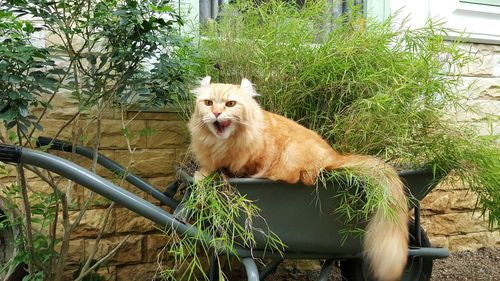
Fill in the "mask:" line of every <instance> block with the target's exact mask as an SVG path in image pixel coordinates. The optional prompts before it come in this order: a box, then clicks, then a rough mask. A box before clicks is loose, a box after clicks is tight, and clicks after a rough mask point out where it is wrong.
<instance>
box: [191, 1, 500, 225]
mask: <svg viewBox="0 0 500 281" xmlns="http://www.w3.org/2000/svg"><path fill="white" fill-rule="evenodd" d="M327 5H328V4H327V1H307V2H306V4H305V5H304V6H303V7H301V8H298V7H297V6H296V5H293V4H287V3H285V2H284V1H275V0H270V1H265V3H261V4H260V5H254V4H252V1H239V2H238V3H236V4H232V5H228V6H226V7H225V9H224V11H223V12H222V14H221V16H220V19H219V20H218V21H216V22H215V21H214V22H210V23H209V24H208V25H207V27H206V29H205V34H204V35H205V36H206V37H205V39H204V40H201V41H200V58H201V59H200V69H199V73H200V76H202V75H211V76H212V80H213V81H220V82H223V83H239V81H240V80H241V78H243V77H245V78H248V79H250V80H251V81H252V82H253V83H254V84H255V86H256V89H257V91H258V92H259V93H260V94H261V96H260V97H259V102H260V104H261V105H262V107H263V108H265V109H267V110H269V111H272V112H275V113H278V114H281V115H284V116H287V117H289V118H291V119H293V120H296V121H298V122H299V123H301V124H302V125H304V126H306V127H308V128H310V129H313V130H315V131H317V132H318V133H320V134H321V135H322V136H323V137H324V138H325V139H327V140H328V141H329V142H330V143H331V145H332V146H333V147H334V148H335V149H337V150H338V151H340V152H343V153H358V154H369V155H376V156H378V157H380V158H382V159H384V160H386V161H388V162H391V163H392V164H395V165H396V166H398V167H404V168H422V167H426V168H429V169H433V170H434V171H435V172H437V173H439V174H448V173H451V172H452V173H453V174H454V175H456V176H457V177H458V178H459V179H460V181H461V182H462V183H463V184H465V185H466V186H468V187H469V188H470V189H471V190H473V191H474V192H475V193H476V194H477V195H478V197H479V199H478V200H479V204H480V205H481V207H482V212H483V214H485V215H486V216H487V218H488V220H489V222H490V225H491V226H494V225H495V224H496V223H497V222H498V221H499V219H500V214H499V208H498V206H500V194H499V193H500V191H499V189H500V177H499V173H500V157H499V150H498V144H497V142H496V141H495V137H491V136H490V137H480V136H478V135H477V133H476V132H475V131H474V130H473V129H472V128H470V127H467V126H466V125H464V124H463V123H458V122H456V121H455V120H454V119H453V113H454V112H455V111H456V110H458V109H460V110H470V109H468V108H466V106H464V105H463V101H464V99H465V98H466V96H465V93H467V89H463V87H464V85H463V82H462V79H461V75H460V74H461V70H462V68H463V67H464V66H466V65H467V63H470V62H471V61H472V60H473V58H472V57H471V56H470V55H469V53H468V52H467V50H465V49H464V48H463V45H461V42H460V41H459V40H456V41H447V40H445V35H446V34H447V32H448V31H449V30H447V29H446V28H445V27H444V26H443V23H441V22H434V21H431V20H429V21H428V23H427V24H426V25H425V26H424V27H421V28H418V29H410V28H407V27H405V25H404V23H403V24H402V25H400V26H395V24H394V21H393V18H389V19H387V20H384V21H377V20H375V19H370V18H364V17H362V16H361V15H360V14H359V13H357V12H356V11H354V12H352V13H349V14H347V15H344V16H342V17H340V18H333V17H332V16H330V15H328V14H326V13H325V11H326V10H327ZM354 10H356V9H354ZM496 119H497V120H498V117H496ZM379 203H380V202H379Z"/></svg>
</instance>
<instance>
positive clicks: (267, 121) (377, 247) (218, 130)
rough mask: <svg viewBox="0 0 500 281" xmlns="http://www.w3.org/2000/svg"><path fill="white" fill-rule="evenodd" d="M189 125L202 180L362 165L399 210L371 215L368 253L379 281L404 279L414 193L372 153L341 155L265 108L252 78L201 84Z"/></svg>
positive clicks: (313, 174) (285, 177)
mask: <svg viewBox="0 0 500 281" xmlns="http://www.w3.org/2000/svg"><path fill="white" fill-rule="evenodd" d="M193 92H194V94H195V95H196V105H195V110H194V112H193V115H192V117H191V120H190V122H189V129H190V131H191V142H192V151H193V153H194V155H195V157H196V159H197V161H198V162H199V165H200V168H199V170H198V171H197V172H196V173H195V179H196V180H200V179H202V178H203V177H205V176H207V175H209V174H210V173H212V172H214V171H216V170H218V169H220V168H225V169H227V170H228V171H229V172H230V173H231V174H233V175H239V176H250V177H254V178H268V179H271V180H281V181H286V182H289V183H296V182H298V181H301V182H303V183H304V184H306V185H313V184H314V183H315V181H316V178H317V176H318V175H319V173H320V172H321V171H322V170H334V169H339V168H350V169H355V170H356V171H357V172H358V173H363V174H364V175H366V176H370V177H371V178H372V179H373V180H376V181H377V183H378V184H380V185H381V186H383V187H384V188H385V190H386V192H387V194H388V196H389V198H391V199H392V201H391V202H392V203H391V204H392V207H393V208H394V209H395V210H396V211H397V214H396V216H395V217H391V218H388V215H387V214H384V211H383V210H382V209H379V210H377V211H376V212H375V214H374V216H373V218H372V219H371V220H370V222H369V224H368V226H367V229H366V234H365V238H364V243H363V244H364V245H363V246H364V253H365V256H366V258H368V260H369V262H370V268H371V270H372V272H373V275H374V277H375V278H377V279H378V280H386V281H393V280H398V279H399V278H400V276H401V274H402V272H403V270H404V267H405V264H406V259H407V251H408V228H407V220H408V208H407V199H406V197H405V194H404V191H403V184H402V183H401V181H400V179H399V177H398V175H397V173H396V171H395V170H394V169H393V168H391V167H390V166H388V165H387V164H385V163H384V162H383V161H381V160H378V159H376V158H374V157H371V156H361V155H342V154H340V153H338V152H336V151H335V150H334V149H333V148H331V147H330V145H329V144H328V143H327V142H326V141H324V140H323V139H322V138H321V137H320V136H319V135H318V134H316V133H315V132H313V131H311V130H309V129H306V128H305V127H303V126H301V125H299V124H297V123H295V122H294V121H292V120H289V119H287V118H285V117H282V116H279V115H276V114H273V113H270V112H267V111H265V110H263V109H261V108H260V107H259V105H258V103H257V102H256V101H255V99H254V97H255V96H257V95H258V94H257V93H256V91H255V89H254V87H253V86H252V83H251V82H250V81H248V80H247V79H243V80H242V81H241V85H231V84H215V83H210V77H209V76H207V77H205V78H204V79H203V80H202V81H201V85H200V87H198V88H197V89H195V90H194V91H193Z"/></svg>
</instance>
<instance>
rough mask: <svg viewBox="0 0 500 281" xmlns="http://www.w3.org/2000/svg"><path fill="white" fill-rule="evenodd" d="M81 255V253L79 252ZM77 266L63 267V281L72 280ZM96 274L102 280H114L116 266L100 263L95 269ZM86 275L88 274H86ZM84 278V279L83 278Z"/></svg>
mask: <svg viewBox="0 0 500 281" xmlns="http://www.w3.org/2000/svg"><path fill="white" fill-rule="evenodd" d="M80 255H81V253H80ZM77 270H78V267H77V266H75V265H73V266H70V267H68V269H65V271H64V273H63V281H73V280H75V278H74V277H73V276H74V274H76V271H77ZM97 274H98V275H99V276H101V277H103V278H104V281H116V267H115V266H114V265H102V264H101V266H100V267H99V268H98V269H97ZM87 276H88V275H87ZM84 280H86V279H85V278H84Z"/></svg>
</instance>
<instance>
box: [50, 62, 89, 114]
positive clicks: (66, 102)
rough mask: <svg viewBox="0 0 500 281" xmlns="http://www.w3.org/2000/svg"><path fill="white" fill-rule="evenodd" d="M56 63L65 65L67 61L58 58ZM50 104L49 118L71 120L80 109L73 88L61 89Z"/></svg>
mask: <svg viewBox="0 0 500 281" xmlns="http://www.w3.org/2000/svg"><path fill="white" fill-rule="evenodd" d="M56 63H57V64H59V65H64V64H66V63H67V61H66V60H58V61H56ZM50 104H51V106H52V109H49V110H47V114H46V118H48V119H57V120H70V119H71V118H72V117H73V116H74V115H75V114H77V113H78V111H79V107H78V100H76V99H75V98H73V97H72V96H71V90H68V89H60V90H59V92H58V93H57V94H56V96H55V97H54V99H52V101H51V103H50ZM80 114H82V115H85V114H84V113H80Z"/></svg>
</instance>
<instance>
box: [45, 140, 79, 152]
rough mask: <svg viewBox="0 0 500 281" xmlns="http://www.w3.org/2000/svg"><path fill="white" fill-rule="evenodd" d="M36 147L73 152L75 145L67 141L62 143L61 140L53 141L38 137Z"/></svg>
mask: <svg viewBox="0 0 500 281" xmlns="http://www.w3.org/2000/svg"><path fill="white" fill-rule="evenodd" d="M36 146H37V147H41V146H50V149H55V150H60V151H66V152H72V151H73V145H72V144H71V143H69V142H67V141H62V140H59V139H53V138H48V137H38V138H37V140H36Z"/></svg>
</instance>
